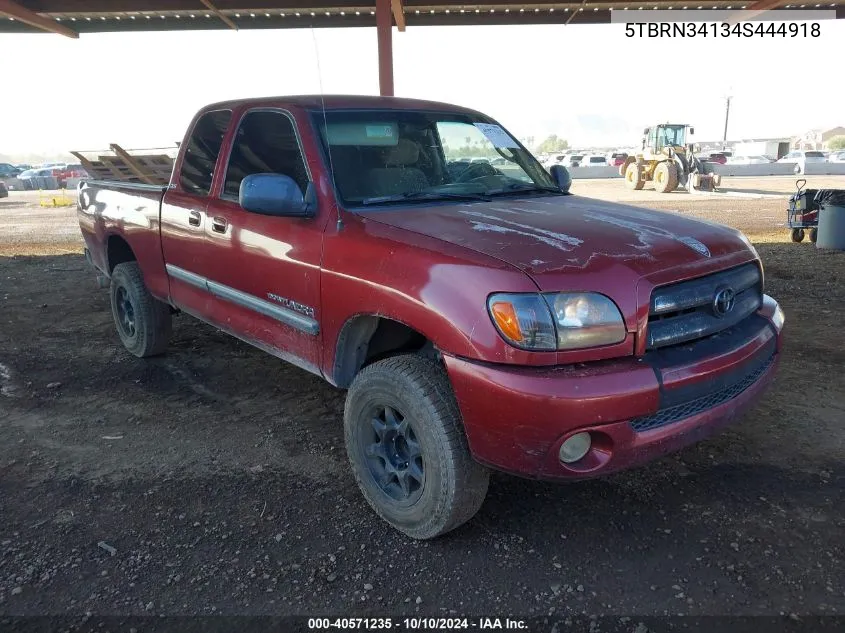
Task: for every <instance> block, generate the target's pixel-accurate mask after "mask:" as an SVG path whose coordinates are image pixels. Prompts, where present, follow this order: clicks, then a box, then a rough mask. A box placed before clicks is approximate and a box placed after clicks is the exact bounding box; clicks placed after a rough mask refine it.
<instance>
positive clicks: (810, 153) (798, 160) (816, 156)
mask: <svg viewBox="0 0 845 633" xmlns="http://www.w3.org/2000/svg"><path fill="white" fill-rule="evenodd" d="M778 162H779V163H795V173H796V174H802V173H804V170H805V168H806V165H807V163H826V162H827V159H826V158H825V157H824V152H819V151H816V150H798V149H796V150H793V151H791V152H789V153H788V154H787V155H786V156H784V157H783V158H781V159H780V160H779V161H778Z"/></svg>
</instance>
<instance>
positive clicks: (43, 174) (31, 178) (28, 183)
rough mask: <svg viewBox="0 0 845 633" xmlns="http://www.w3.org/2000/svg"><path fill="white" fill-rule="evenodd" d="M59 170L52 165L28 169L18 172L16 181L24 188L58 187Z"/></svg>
mask: <svg viewBox="0 0 845 633" xmlns="http://www.w3.org/2000/svg"><path fill="white" fill-rule="evenodd" d="M60 174H61V170H59V169H55V168H53V167H43V168H40V169H28V170H27V171H24V172H22V173H20V174H18V182H20V183H21V186H22V187H23V189H25V190H31V189H49V190H53V189H59V188H61V187H60V182H59V175H60Z"/></svg>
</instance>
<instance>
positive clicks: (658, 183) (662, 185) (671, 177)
mask: <svg viewBox="0 0 845 633" xmlns="http://www.w3.org/2000/svg"><path fill="white" fill-rule="evenodd" d="M677 188H678V168H677V167H675V163H668V162H666V163H659V164H658V165H657V167H655V168H654V190H655V191H656V192H658V193H669V192H670V191H675V189H677Z"/></svg>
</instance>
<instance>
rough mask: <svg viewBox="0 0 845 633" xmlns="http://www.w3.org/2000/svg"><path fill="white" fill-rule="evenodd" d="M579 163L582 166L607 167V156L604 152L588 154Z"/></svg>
mask: <svg viewBox="0 0 845 633" xmlns="http://www.w3.org/2000/svg"><path fill="white" fill-rule="evenodd" d="M578 164H579V165H580V166H581V167H607V157H606V156H604V155H602V154H586V155H585V156H584V157H583V158H581V160H579V161H578Z"/></svg>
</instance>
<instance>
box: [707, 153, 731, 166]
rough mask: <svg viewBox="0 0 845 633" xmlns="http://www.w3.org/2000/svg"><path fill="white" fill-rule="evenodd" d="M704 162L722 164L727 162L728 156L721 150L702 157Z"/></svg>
mask: <svg viewBox="0 0 845 633" xmlns="http://www.w3.org/2000/svg"><path fill="white" fill-rule="evenodd" d="M704 162H705V163H717V164H719V165H724V164H725V163H727V162H728V157H727V156H726V155H725V154H724V153H723V152H716V153H714V154H710V155H709V156H707V157H706V158H704Z"/></svg>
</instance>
